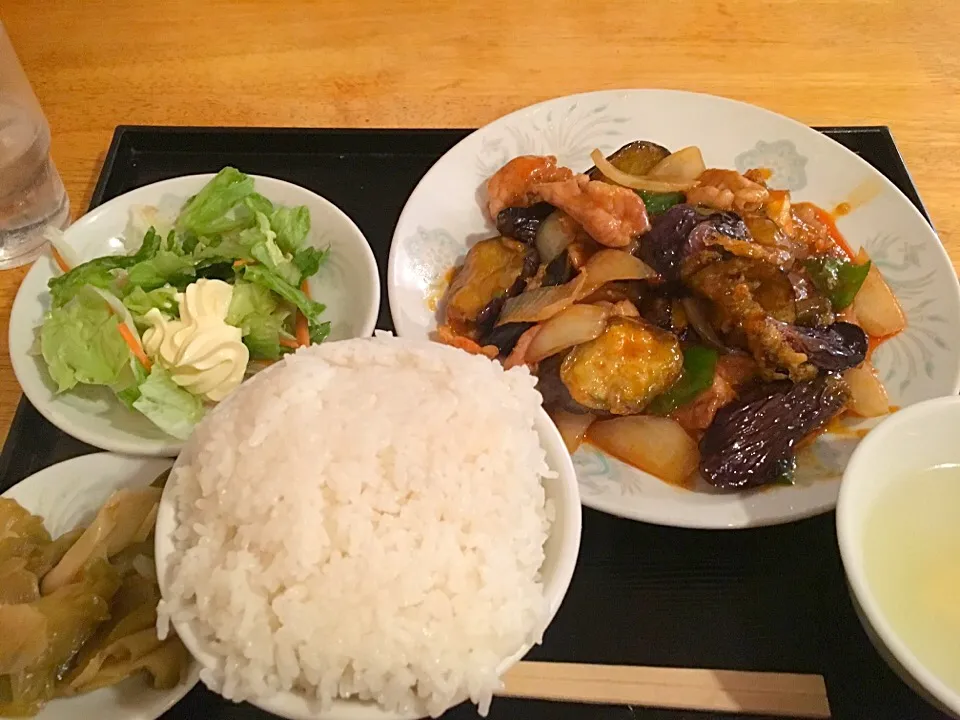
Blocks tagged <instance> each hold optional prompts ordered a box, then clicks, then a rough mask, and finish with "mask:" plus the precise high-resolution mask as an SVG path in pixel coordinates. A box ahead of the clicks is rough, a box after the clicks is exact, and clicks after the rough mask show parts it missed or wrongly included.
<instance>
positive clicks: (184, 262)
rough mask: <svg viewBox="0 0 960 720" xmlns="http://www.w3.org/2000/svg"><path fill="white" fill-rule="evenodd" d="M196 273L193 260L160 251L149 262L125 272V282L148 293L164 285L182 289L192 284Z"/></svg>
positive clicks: (146, 261) (138, 264)
mask: <svg viewBox="0 0 960 720" xmlns="http://www.w3.org/2000/svg"><path fill="white" fill-rule="evenodd" d="M196 275H197V272H196V269H195V268H194V259H193V258H192V257H190V256H186V255H180V254H178V253H176V252H173V251H170V250H161V251H160V252H158V253H157V254H156V255H154V256H153V257H152V258H150V259H149V260H145V261H143V262H139V263H137V264H136V265H134V266H132V267H131V268H129V270H127V282H128V283H129V285H131V286H133V287H139V288H142V289H143V290H145V291H147V292H149V291H150V290H156V289H157V288H161V287H163V286H164V285H174V286H177V287H180V288H184V287H186V286H187V285H189V284H190V283H191V282H193V280H194V278H195V277H196Z"/></svg>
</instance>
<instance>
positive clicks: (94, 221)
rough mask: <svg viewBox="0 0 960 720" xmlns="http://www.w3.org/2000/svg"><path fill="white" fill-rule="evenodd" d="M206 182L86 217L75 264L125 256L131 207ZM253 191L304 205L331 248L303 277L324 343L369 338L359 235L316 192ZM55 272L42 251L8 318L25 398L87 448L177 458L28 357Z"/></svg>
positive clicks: (95, 394)
mask: <svg viewBox="0 0 960 720" xmlns="http://www.w3.org/2000/svg"><path fill="white" fill-rule="evenodd" d="M212 177H213V175H211V174H207V175H189V176H185V177H178V178H172V179H170V180H163V181H161V182H157V183H153V184H152V185H147V186H145V187H142V188H137V189H136V190H132V191H130V192H128V193H126V194H124V195H121V196H119V197H116V198H114V199H113V200H110V201H108V202H106V203H104V204H103V205H100V206H99V207H97V208H95V209H94V210H91V211H90V212H89V213H87V214H86V215H84V216H83V217H82V218H80V219H79V220H78V221H77V222H75V223H74V224H73V225H71V226H70V227H69V228H68V229H67V231H66V241H67V242H68V243H69V244H70V245H71V246H73V248H74V250H75V251H76V253H77V255H78V257H79V259H80V260H81V261H84V262H85V261H87V260H91V259H93V258H95V257H100V256H102V255H109V254H118V253H122V252H125V250H124V246H123V242H122V240H121V237H122V235H123V231H124V229H125V228H126V227H127V223H128V220H129V216H130V208H131V207H133V206H135V205H155V206H158V207H160V208H161V209H167V208H169V209H171V210H172V214H173V215H175V213H176V208H179V207H180V205H181V204H182V203H183V201H185V200H186V199H187V198H188V197H190V196H191V195H193V194H195V193H196V192H197V191H198V190H200V188H202V187H203V186H204V185H205V184H206V183H207V181H209V180H210V178H212ZM252 177H254V179H255V181H256V189H257V192H259V193H260V194H262V195H264V196H265V197H267V198H268V199H269V200H271V201H272V202H274V203H276V204H281V205H306V206H307V207H308V208H309V210H310V225H311V229H310V235H309V237H308V239H307V242H308V243H309V244H310V245H313V246H314V247H318V248H323V247H326V246H328V245H329V246H330V248H331V253H330V258H329V260H328V261H327V263H326V264H325V265H324V266H323V267H322V268H321V269H320V272H319V273H317V274H316V275H315V276H314V277H312V278H310V294H311V296H312V297H313V298H314V299H315V300H317V301H319V302H322V303H324V304H325V305H326V306H327V309H326V312H324V314H323V318H324V319H325V320H329V321H330V339H331V340H343V339H346V338H352V337H364V336H367V335H370V334H371V333H372V332H373V329H374V327H375V326H376V322H377V312H378V311H379V308H380V276H379V273H378V272H377V261H376V260H375V259H374V257H373V251H372V250H371V249H370V246H369V244H368V243H367V241H366V239H365V238H364V236H363V233H361V232H360V230H359V228H357V226H356V225H355V224H354V223H353V221H352V220H350V218H349V217H347V216H346V215H345V214H344V213H343V212H342V211H341V210H340V209H339V208H337V207H336V206H335V205H333V204H332V203H331V202H329V201H328V200H325V199H323V198H322V197H320V196H319V195H317V194H316V193H313V192H311V191H309V190H307V189H306V188H302V187H300V186H298V185H294V184H292V183H288V182H285V181H283V180H276V179H274V178H267V177H261V176H259V175H254V176H252ZM58 273H59V271H58V270H57V268H56V265H55V264H54V262H53V259H52V257H51V256H50V254H49V251H47V252H46V253H45V254H44V255H42V256H41V257H40V258H39V259H38V260H37V261H36V263H34V265H33V267H32V268H31V269H30V272H29V273H27V277H26V278H25V279H24V281H23V284H22V285H21V286H20V290H19V291H18V292H17V297H16V300H14V303H13V310H12V312H11V315H10V359H11V361H12V363H13V371H14V373H15V374H16V376H17V380H18V381H19V382H20V387H22V388H23V393H24V395H26V396H27V398H28V399H29V400H30V402H31V403H33V405H34V406H35V407H36V408H37V410H39V411H40V413H41V414H42V415H43V416H44V417H45V418H46V419H47V420H49V421H50V422H52V423H53V424H54V425H56V426H57V427H58V428H60V429H61V430H63V431H64V432H65V433H68V434H70V435H73V436H74V437H75V438H78V439H80V440H83V441H84V442H86V443H89V444H90V445H95V446H96V447H100V448H103V449H104V450H112V451H114V452H120V453H129V454H132V455H170V456H172V455H176V454H177V453H178V452H179V451H180V446H181V444H182V443H181V442H180V441H179V440H177V439H176V438H173V437H170V436H169V435H167V434H166V433H164V432H163V431H162V430H160V429H159V428H157V427H156V426H155V425H154V424H153V423H151V422H150V421H149V420H148V419H147V418H146V417H144V416H143V415H141V414H140V413H137V412H134V411H132V410H129V409H127V408H126V407H125V406H124V405H123V404H122V403H120V402H119V401H118V400H117V399H116V398H115V397H114V395H113V393H112V392H110V391H109V390H108V389H106V388H101V387H91V386H81V387H78V388H74V389H73V390H71V391H69V392H67V393H63V394H60V395H57V394H56V385H55V384H54V382H53V380H52V379H51V378H50V374H49V373H48V372H47V368H46V363H44V361H43V358H42V357H36V356H33V355H31V354H30V347H31V345H32V344H33V342H34V329H35V328H36V327H38V326H39V325H40V324H41V323H42V322H43V317H44V314H45V313H46V312H47V311H48V310H49V308H50V294H49V292H48V291H47V281H48V280H50V278H52V277H54V275H55V274H58Z"/></svg>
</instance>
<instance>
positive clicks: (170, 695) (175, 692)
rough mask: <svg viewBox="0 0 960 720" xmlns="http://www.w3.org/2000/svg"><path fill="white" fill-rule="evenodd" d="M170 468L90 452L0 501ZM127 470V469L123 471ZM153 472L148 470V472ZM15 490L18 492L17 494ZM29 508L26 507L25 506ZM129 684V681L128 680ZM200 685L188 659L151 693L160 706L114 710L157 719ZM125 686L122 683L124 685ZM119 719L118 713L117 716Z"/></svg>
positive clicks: (165, 462) (136, 718) (164, 462)
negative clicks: (174, 677)
mask: <svg viewBox="0 0 960 720" xmlns="http://www.w3.org/2000/svg"><path fill="white" fill-rule="evenodd" d="M172 464H173V459H172V458H165V457H135V456H132V455H122V454H118V453H112V452H93V453H88V454H86V455H78V456H77V457H73V458H69V459H67V460H61V461H60V462H58V463H54V464H53V465H48V466H47V467H45V468H41V469H40V470H37V471H36V472H35V473H32V474H30V475H28V476H27V477H25V478H23V479H22V480H20V481H18V482H16V483H15V484H13V485H11V486H10V487H9V488H7V489H6V490H4V491H3V493H0V497H4V498H14V497H15V496H17V495H19V494H21V493H23V492H24V489H26V491H27V492H28V493H38V494H39V492H40V490H33V487H34V486H37V487H38V488H48V489H50V488H51V487H52V486H60V487H61V488H63V487H64V486H65V485H66V484H67V481H66V480H60V481H59V482H58V481H57V480H56V478H58V477H61V478H70V477H81V478H85V479H86V480H87V482H86V484H87V485H88V486H89V485H90V484H98V483H102V484H107V483H106V482H105V480H104V477H105V476H106V474H108V473H109V474H121V473H122V474H123V475H125V476H127V477H132V476H134V475H136V474H139V473H141V472H144V473H145V472H147V470H148V469H149V468H150V467H151V466H156V468H157V472H162V469H161V466H166V467H170V466H171V465H172ZM105 466H107V467H108V468H112V469H107V470H106V471H105V469H104V468H105ZM124 466H128V467H126V468H125V467H124ZM150 472H151V473H152V472H153V471H152V470H151V471H150ZM18 489H19V491H20V492H18ZM28 504H29V503H28ZM27 510H30V512H35V510H33V509H31V508H29V507H28V508H27ZM43 519H44V524H45V525H46V523H47V517H44V518H43ZM128 680H129V678H128ZM199 681H200V663H198V662H197V661H196V660H195V659H193V657H192V656H191V658H190V666H189V668H188V673H187V675H186V677H185V678H184V679H183V680H182V682H180V683H179V684H178V685H177V686H176V687H174V688H171V689H170V690H154V691H153V692H155V693H156V694H157V695H156V699H158V700H160V699H161V697H162V702H160V703H159V704H157V705H156V706H155V707H153V708H152V709H151V710H147V711H146V712H143V711H142V709H138V707H137V706H134V707H130V706H129V702H126V701H125V703H124V704H122V705H121V704H120V703H117V707H118V708H121V707H122V708H123V716H124V717H129V718H131V720H153V719H154V718H158V717H161V716H162V715H163V714H164V713H166V712H167V711H168V710H170V708H172V707H173V706H174V705H176V704H177V703H178V702H180V701H181V700H182V699H183V698H184V697H185V696H186V695H187V693H189V692H190V691H191V690H192V689H193V688H194V687H195V686H196V685H197V683H198V682H199ZM124 682H126V680H125V681H124ZM104 690H106V691H109V690H110V688H102V689H101V690H98V691H96V692H103V691H104ZM92 696H93V693H91V694H88V695H80V696H78V698H91V697H92ZM72 700H74V698H70V697H65V698H54V699H53V700H52V701H51V703H63V704H64V705H65V706H69V704H70V703H71V701H72ZM51 703H48V704H47V705H45V706H44V708H43V709H42V710H41V711H40V716H41V717H45V716H47V713H49V712H50V710H51ZM52 709H53V710H55V711H56V710H58V707H57V706H56V705H54V706H53V707H52ZM67 714H72V713H71V712H69V711H66V710H61V711H59V712H57V713H56V715H57V716H60V717H63V716H65V715H67ZM118 715H119V713H118Z"/></svg>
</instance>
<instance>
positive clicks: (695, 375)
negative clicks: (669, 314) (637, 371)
mask: <svg viewBox="0 0 960 720" xmlns="http://www.w3.org/2000/svg"><path fill="white" fill-rule="evenodd" d="M716 369H717V351H716V350H712V349H710V348H707V347H703V346H702V345H691V346H690V347H688V348H687V349H686V350H684V351H683V371H682V372H681V373H680V378H679V379H678V380H677V381H676V382H675V383H674V384H673V386H672V387H671V388H670V389H669V390H667V391H666V392H665V393H661V394H660V395H658V396H657V397H655V398H654V399H653V401H652V402H651V403H650V405H648V406H647V412H649V413H651V414H653V415H669V414H670V413H672V412H673V411H674V410H676V409H677V408H678V407H680V406H681V405H686V404H687V403H688V402H690V401H691V400H693V399H694V398H696V397H697V395H699V394H700V393H702V392H703V391H704V390H706V389H707V388H708V387H710V386H711V385H712V384H713V376H714V373H715V372H716Z"/></svg>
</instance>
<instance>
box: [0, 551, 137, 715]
mask: <svg viewBox="0 0 960 720" xmlns="http://www.w3.org/2000/svg"><path fill="white" fill-rule="evenodd" d="M119 586H120V581H119V579H118V578H117V574H116V571H114V570H113V568H112V567H110V564H109V563H108V562H107V561H106V560H103V559H100V558H98V559H95V560H93V561H91V562H90V563H89V564H88V565H87V566H86V567H85V568H84V569H83V571H82V573H81V576H80V578H79V579H78V580H77V581H76V582H71V583H69V584H66V585H63V586H61V587H59V588H58V589H57V590H56V591H55V592H53V593H51V594H50V595H47V596H45V597H42V598H40V599H39V600H37V601H36V602H34V603H31V604H30V605H28V606H26V607H29V608H32V609H33V610H35V611H36V612H37V613H39V615H40V616H42V618H43V621H42V624H43V626H44V630H45V632H44V635H43V637H44V639H45V644H44V646H43V649H42V651H41V652H40V653H39V654H36V653H34V657H33V659H32V660H31V661H30V662H29V663H26V664H25V666H24V667H23V669H22V670H20V671H19V672H13V673H9V674H8V675H7V679H8V682H9V687H10V691H9V695H10V696H9V699H5V700H4V701H0V715H33V714H36V713H37V712H38V711H39V709H40V707H42V705H43V704H44V703H45V702H46V701H48V700H50V699H51V698H52V697H53V696H54V692H55V686H56V682H57V680H58V679H59V678H60V677H61V676H62V675H63V673H64V672H65V670H66V669H67V667H68V666H69V664H70V662H71V661H72V660H73V658H74V657H75V656H76V654H77V653H78V652H79V651H80V648H81V647H82V646H83V644H84V643H85V642H86V641H87V640H89V639H90V637H91V636H92V635H93V633H94V632H95V631H96V629H97V627H98V626H99V625H100V624H101V623H102V622H104V621H105V620H106V619H107V618H109V617H110V612H109V603H110V600H111V598H112V597H113V595H114V594H115V593H116V591H117V589H118V588H119ZM23 607H24V606H22V605H0V633H3V637H4V643H3V646H4V647H6V645H7V638H9V637H11V636H16V634H17V632H18V628H22V627H23V625H22V621H23V618H22V617H21V615H22V610H19V609H17V610H13V611H11V608H23ZM35 624H36V623H35ZM19 632H21V633H22V632H24V630H20V631H19ZM29 632H33V631H29ZM11 644H12V645H13V646H14V647H19V648H22V647H23V645H24V643H23V642H22V641H21V640H20V639H16V640H15V641H14V642H12V643H11ZM33 650H36V647H34V648H33ZM4 659H5V658H0V666H2V665H4V664H5V663H4V662H3V660H4Z"/></svg>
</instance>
